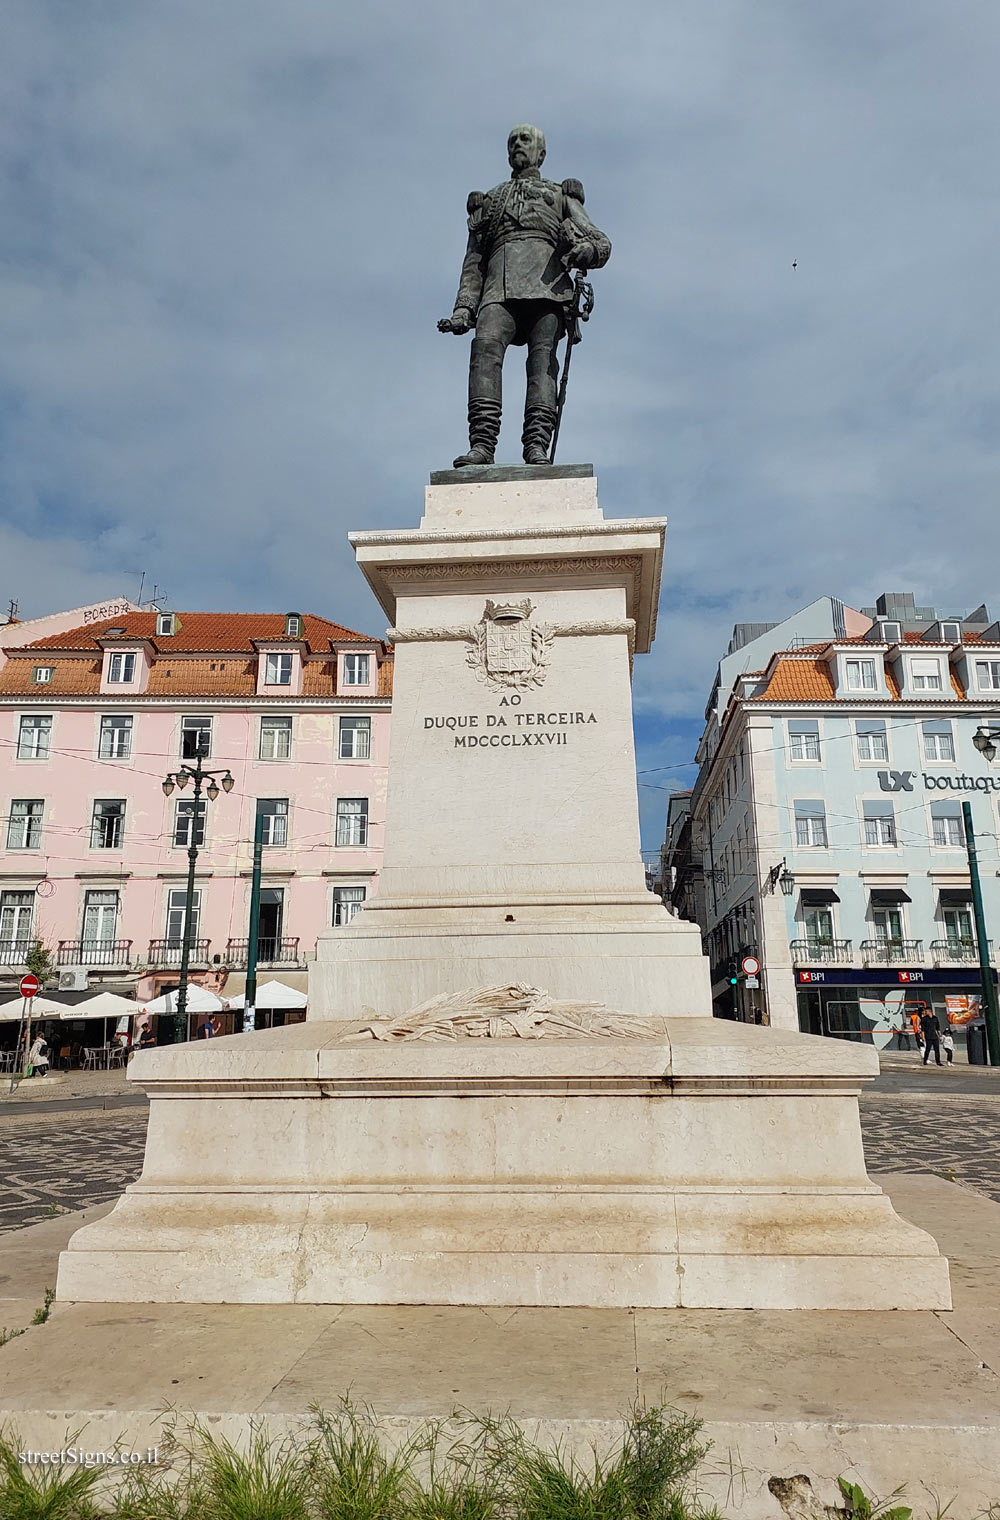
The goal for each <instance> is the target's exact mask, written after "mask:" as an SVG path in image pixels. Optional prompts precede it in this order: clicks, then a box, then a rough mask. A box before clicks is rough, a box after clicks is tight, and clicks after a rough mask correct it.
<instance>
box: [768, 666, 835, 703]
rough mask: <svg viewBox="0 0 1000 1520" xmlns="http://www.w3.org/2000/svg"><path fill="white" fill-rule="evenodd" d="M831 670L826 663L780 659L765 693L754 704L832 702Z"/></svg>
mask: <svg viewBox="0 0 1000 1520" xmlns="http://www.w3.org/2000/svg"><path fill="white" fill-rule="evenodd" d="M833 698H834V690H833V681H832V680H831V678H830V667H829V666H828V665H827V663H826V661H825V660H809V659H805V660H803V659H788V660H783V659H779V660H778V662H777V664H776V665H775V667H774V670H773V671H772V673H771V679H770V680H769V681H768V683H767V686H766V687H765V689H764V690H763V691H762V692H761V693H760V695H759V696H756V697H751V698H750V700H751V701H752V702H832V701H833Z"/></svg>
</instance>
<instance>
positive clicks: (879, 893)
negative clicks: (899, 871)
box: [872, 887, 913, 908]
mask: <svg viewBox="0 0 1000 1520" xmlns="http://www.w3.org/2000/svg"><path fill="white" fill-rule="evenodd" d="M912 901H913V898H912V897H911V896H910V894H909V892H904V891H903V889H902V887H872V902H873V903H878V904H879V906H884V907H890V908H894V907H895V906H896V905H897V903H908V902H912Z"/></svg>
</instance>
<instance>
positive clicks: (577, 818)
mask: <svg viewBox="0 0 1000 1520" xmlns="http://www.w3.org/2000/svg"><path fill="white" fill-rule="evenodd" d="M585 468H586V467H580V466H576V467H572V468H571V469H567V470H564V469H558V468H556V469H551V470H534V471H531V470H527V471H522V470H507V471H502V470H496V469H492V470H483V471H482V472H479V471H472V470H467V469H466V470H462V471H454V472H451V471H449V472H446V476H445V478H446V479H447V480H448V483H446V484H442V483H436V484H434V483H432V484H431V485H430V486H429V487H428V489H427V496H426V505H425V512H424V517H423V522H422V524H421V527H420V528H419V529H418V530H416V531H415V532H399V533H357V534H353V535H352V536H351V543H352V544H353V546H354V550H355V553H356V555H357V559H358V564H359V566H360V568H361V569H362V570H363V571H364V573H365V575H366V577H367V578H368V581H369V583H370V585H371V586H372V589H373V591H374V592H375V594H376V596H377V597H378V599H379V601H380V602H381V604H382V607H383V609H384V611H385V613H386V616H387V617H388V618H389V620H390V622H391V623H392V624H393V627H392V629H391V631H390V637H391V638H392V639H393V641H394V643H395V647H396V674H395V683H394V696H393V728H392V741H391V742H392V754H391V761H390V772H389V795H388V803H387V814H386V853H385V857H384V861H383V866H382V872H381V877H380V884H379V894H378V896H377V898H375V899H374V900H373V901H372V902H371V904H370V905H369V906H367V907H366V909H365V911H364V912H363V913H361V914H360V915H359V916H358V918H357V919H356V920H355V921H354V923H353V924H351V925H350V926H349V927H348V928H346V929H343V930H335V931H332V932H331V933H329V934H327V935H326V936H325V937H324V938H323V939H321V941H320V944H319V946H318V949H317V959H316V966H315V968H314V970H313V973H312V975H311V978H310V1003H311V1012H312V1016H314V1017H315V1016H318V1017H321V1018H324V1017H333V1018H347V1017H354V1016H356V1015H358V1014H366V1015H367V1014H372V1015H375V1016H380V1017H387V1016H394V1015H397V1014H401V1013H405V1012H406V1011H407V1010H408V1009H411V1008H413V1007H415V1006H416V1005H417V1004H419V1003H421V1002H423V1001H424V1000H425V999H426V998H429V997H433V996H435V995H437V994H439V993H447V992H454V991H456V990H457V989H458V988H459V987H462V986H471V985H476V984H483V985H491V984H494V983H501V982H525V983H527V984H529V985H532V986H537V987H543V988H545V990H546V991H547V992H549V993H551V994H552V995H553V996H555V997H560V998H584V999H597V1000H599V1001H601V1002H603V1003H606V1004H607V1005H608V1006H609V1007H611V1008H619V1009H627V1010H629V1011H630V1012H633V1013H638V1014H658V1015H661V1016H662V1015H665V1014H666V1015H674V1014H676V1015H691V1014H698V1013H700V1014H702V1015H703V1016H704V1015H705V1014H707V1013H708V1012H709V1011H710V1008H709V984H708V973H707V968H706V963H705V960H704V957H703V956H702V953H701V937H700V935H699V932H698V929H697V927H696V926H695V925H694V924H688V923H682V922H681V921H680V920H678V919H676V918H673V917H672V916H671V915H670V914H668V913H667V912H666V911H665V910H664V908H663V905H662V903H661V902H660V900H659V898H656V897H654V896H653V895H652V894H651V893H650V892H649V891H648V890H647V887H646V881H645V872H644V870H643V865H642V858H641V854H640V843H639V818H638V808H637V802H636V784H635V754H634V748H633V740H632V702H631V672H632V660H633V658H634V655H635V654H636V653H637V652H638V653H644V652H645V651H646V650H648V649H649V647H650V644H651V643H652V639H653V634H654V630H655V622H656V607H657V600H658V594H659V583H660V566H661V560H662V553H663V538H664V531H665V526H666V525H665V523H664V522H663V521H662V520H659V519H648V518H647V519H640V520H635V521H633V520H631V519H616V520H612V521H606V520H605V519H604V516H603V514H602V512H601V509H600V507H599V505H598V501H597V483H596V481H595V479H594V476H593V472H592V471H591V470H589V469H588V470H587V473H584V469H585ZM480 473H482V474H483V475H488V476H490V477H491V478H490V479H489V480H487V481H481V480H477V479H475V478H470V477H474V476H476V475H478V474H480ZM498 476H506V477H507V478H506V479H498V478H497V477H498ZM525 477H527V478H525ZM441 479H442V477H441V476H438V477H437V480H438V481H441Z"/></svg>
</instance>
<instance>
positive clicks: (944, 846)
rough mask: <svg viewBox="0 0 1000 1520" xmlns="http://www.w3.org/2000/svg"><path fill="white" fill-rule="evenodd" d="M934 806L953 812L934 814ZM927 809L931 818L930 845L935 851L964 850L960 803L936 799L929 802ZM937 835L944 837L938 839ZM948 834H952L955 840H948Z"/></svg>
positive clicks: (963, 829)
mask: <svg viewBox="0 0 1000 1520" xmlns="http://www.w3.org/2000/svg"><path fill="white" fill-rule="evenodd" d="M935 806H937V807H940V808H942V809H944V808H952V809H954V811H952V812H948V813H945V812H943V811H942V812H940V813H935V811H934V809H935ZM929 808H930V818H931V844H932V845H933V847H934V848H935V849H936V850H964V848H965V824H964V822H963V820H962V804H961V803H960V802H951V801H948V800H946V799H945V798H940V797H939V798H937V799H936V801H931V802H930V803H929ZM939 824H940V825H941V828H940V829H939V828H938V825H939ZM952 825H953V827H952ZM939 834H940V835H943V836H944V837H943V838H939V837H938V836H939ZM950 834H954V835H955V838H954V839H950V838H948V835H950Z"/></svg>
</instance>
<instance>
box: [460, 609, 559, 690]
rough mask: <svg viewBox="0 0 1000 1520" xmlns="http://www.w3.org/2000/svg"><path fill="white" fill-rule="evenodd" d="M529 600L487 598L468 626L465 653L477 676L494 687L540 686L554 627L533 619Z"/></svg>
mask: <svg viewBox="0 0 1000 1520" xmlns="http://www.w3.org/2000/svg"><path fill="white" fill-rule="evenodd" d="M534 610H535V609H534V607H533V605H532V603H531V602H530V601H528V600H527V599H525V600H524V601H523V602H494V601H487V603H486V606H485V608H484V610H483V615H482V617H481V618H480V620H479V622H478V623H477V624H476V626H475V627H474V628H473V629H472V630H471V633H470V635H469V643H470V645H471V648H470V649H469V651H468V654H467V656H466V658H467V660H468V663H469V665H470V666H471V667H472V669H473V670H474V671H475V672H476V675H477V676H478V677H479V679H480V680H481V681H482V682H483V683H484V684H485V685H486V686H488V687H490V689H491V690H493V691H507V690H510V689H511V688H514V689H520V690H525V689H526V688H528V687H532V686H541V685H542V683H543V682H544V680H545V677H546V675H547V674H548V665H549V659H550V656H551V650H552V641H553V639H554V638H555V630H554V629H552V628H550V627H549V625H548V624H547V623H537V622H533V621H532V613H533V612H534Z"/></svg>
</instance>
